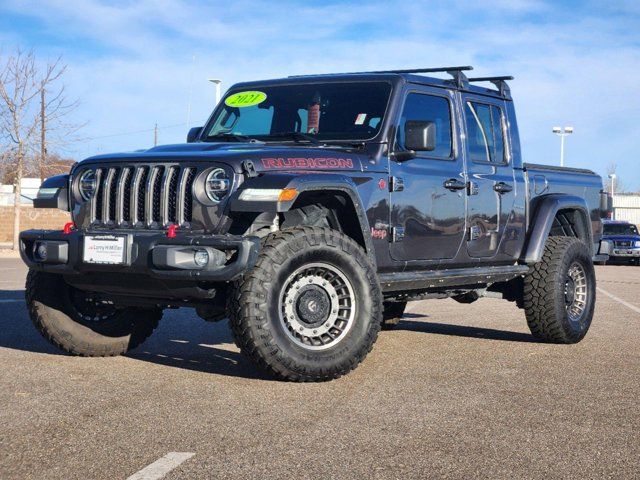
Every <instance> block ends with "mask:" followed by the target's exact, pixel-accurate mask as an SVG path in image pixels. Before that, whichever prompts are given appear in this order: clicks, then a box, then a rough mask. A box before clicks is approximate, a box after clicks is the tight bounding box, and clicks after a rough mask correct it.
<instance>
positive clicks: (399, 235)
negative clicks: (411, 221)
mask: <svg viewBox="0 0 640 480" xmlns="http://www.w3.org/2000/svg"><path fill="white" fill-rule="evenodd" d="M403 239H404V227H393V241H394V242H401V241H402V240H403Z"/></svg>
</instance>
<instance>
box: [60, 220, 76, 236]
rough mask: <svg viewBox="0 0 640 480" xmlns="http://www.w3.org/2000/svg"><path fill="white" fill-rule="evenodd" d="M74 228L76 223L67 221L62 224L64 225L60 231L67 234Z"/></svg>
mask: <svg viewBox="0 0 640 480" xmlns="http://www.w3.org/2000/svg"><path fill="white" fill-rule="evenodd" d="M75 229H76V224H75V223H73V222H67V223H65V224H64V227H63V228H62V233H64V234H65V235H69V234H70V233H71V232H73V231H74V230H75Z"/></svg>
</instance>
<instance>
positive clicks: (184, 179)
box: [90, 165, 196, 228]
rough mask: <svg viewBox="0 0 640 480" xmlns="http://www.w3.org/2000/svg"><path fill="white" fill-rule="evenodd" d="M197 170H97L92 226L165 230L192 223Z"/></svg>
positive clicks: (162, 167) (157, 167) (145, 167)
mask: <svg viewBox="0 0 640 480" xmlns="http://www.w3.org/2000/svg"><path fill="white" fill-rule="evenodd" d="M195 176H196V167H181V166H179V165H140V166H137V165H136V166H122V167H101V168H97V169H96V182H97V189H96V192H95V194H94V196H93V198H92V200H91V202H90V209H91V224H92V225H105V226H117V227H125V228H126V227H129V228H164V227H166V226H167V225H170V224H178V225H181V226H185V225H187V224H188V223H189V222H191V214H192V208H193V202H192V198H191V195H192V192H191V191H192V186H193V180H194V179H195Z"/></svg>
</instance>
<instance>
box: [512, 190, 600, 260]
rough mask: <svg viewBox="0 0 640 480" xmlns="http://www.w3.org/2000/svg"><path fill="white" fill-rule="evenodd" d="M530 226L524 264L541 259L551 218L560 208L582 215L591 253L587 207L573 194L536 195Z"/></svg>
mask: <svg viewBox="0 0 640 480" xmlns="http://www.w3.org/2000/svg"><path fill="white" fill-rule="evenodd" d="M532 207H533V208H532V210H533V211H534V214H533V217H532V227H531V229H530V233H529V239H528V241H527V244H526V249H525V256H524V262H525V263H526V264H529V265H530V264H533V263H537V262H539V261H540V260H542V255H543V253H544V246H545V243H546V241H547V237H549V233H550V232H551V227H552V226H553V220H554V219H555V217H556V214H557V213H558V212H559V211H560V210H575V211H577V212H579V214H580V215H581V216H582V217H583V221H584V224H585V234H586V236H587V238H586V243H587V246H588V247H589V250H590V251H591V254H592V255H593V232H592V231H591V220H590V216H589V207H588V206H587V202H586V201H585V199H584V198H580V197H577V196H575V195H566V194H561V193H551V194H548V195H543V196H541V197H537V198H536V199H534V200H533V201H532Z"/></svg>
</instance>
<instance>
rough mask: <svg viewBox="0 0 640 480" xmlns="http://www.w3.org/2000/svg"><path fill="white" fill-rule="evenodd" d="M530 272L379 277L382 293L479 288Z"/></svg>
mask: <svg viewBox="0 0 640 480" xmlns="http://www.w3.org/2000/svg"><path fill="white" fill-rule="evenodd" d="M528 271H529V267H528V266H526V265H505V266H501V267H471V268H455V269H449V270H428V271H416V272H400V273H382V274H380V275H379V278H380V285H381V287H382V291H383V292H384V293H387V292H398V291H402V290H426V289H429V288H442V287H462V286H465V287H468V286H473V285H479V284H487V283H495V282H504V281H507V280H511V279H513V278H516V277H518V276H520V275H524V274H526V273H527V272H528Z"/></svg>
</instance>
